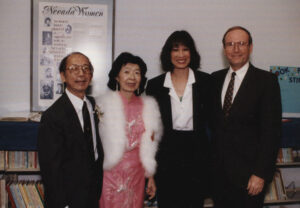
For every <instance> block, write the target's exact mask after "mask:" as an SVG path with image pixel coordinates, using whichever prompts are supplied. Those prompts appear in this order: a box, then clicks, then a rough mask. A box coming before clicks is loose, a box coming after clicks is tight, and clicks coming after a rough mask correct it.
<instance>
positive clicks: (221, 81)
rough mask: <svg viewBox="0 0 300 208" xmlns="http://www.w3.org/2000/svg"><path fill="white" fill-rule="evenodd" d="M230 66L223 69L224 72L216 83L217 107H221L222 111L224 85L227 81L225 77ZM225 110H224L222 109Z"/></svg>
mask: <svg viewBox="0 0 300 208" xmlns="http://www.w3.org/2000/svg"><path fill="white" fill-rule="evenodd" d="M228 70H229V68H228V69H226V70H224V71H223V74H221V75H220V76H219V77H218V80H217V83H216V85H217V86H216V89H217V98H216V99H217V102H218V103H217V105H218V106H217V107H218V109H220V110H221V111H222V109H223V108H222V90H223V85H224V81H225V77H226V74H227V72H228ZM222 112H223V111H222Z"/></svg>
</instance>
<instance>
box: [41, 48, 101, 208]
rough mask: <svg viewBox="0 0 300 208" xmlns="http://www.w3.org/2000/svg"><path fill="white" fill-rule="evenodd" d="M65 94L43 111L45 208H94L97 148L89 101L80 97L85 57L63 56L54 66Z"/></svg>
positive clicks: (88, 76)
mask: <svg viewBox="0 0 300 208" xmlns="http://www.w3.org/2000/svg"><path fill="white" fill-rule="evenodd" d="M59 71H60V75H61V79H62V81H63V82H64V83H65V85H66V89H65V93H63V94H62V96H61V97H60V98H59V99H58V100H57V101H56V102H55V103H54V104H53V105H52V106H50V107H49V108H48V109H47V110H46V111H45V112H44V113H43V116H42V119H41V124H40V127H39V134H38V153H39V163H40V168H41V175H42V180H43V183H44V186H45V205H46V207H48V208H66V207H68V208H83V207H87V208H98V204H99V199H100V194H101V189H102V162H103V150H102V144H101V141H100V137H99V132H98V122H99V119H98V117H97V115H96V114H95V110H94V109H95V101H94V99H93V98H92V97H90V96H86V94H85V93H86V90H87V88H88V86H89V84H90V82H91V80H92V77H93V66H92V64H91V63H90V61H89V59H88V57H86V56H85V55H84V54H82V53H79V52H74V53H71V54H70V55H68V56H66V57H65V58H64V59H63V60H62V62H61V63H60V67H59Z"/></svg>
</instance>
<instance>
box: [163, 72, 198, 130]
mask: <svg viewBox="0 0 300 208" xmlns="http://www.w3.org/2000/svg"><path fill="white" fill-rule="evenodd" d="M193 83H195V75H194V72H193V70H191V69H189V77H188V81H187V83H186V86H185V89H184V93H183V96H182V99H181V101H180V99H179V97H178V95H177V94H176V91H175V88H174V86H173V83H172V79H171V73H170V72H167V74H166V77H165V81H164V87H167V88H169V89H170V92H169V95H170V98H171V109H172V123H173V129H175V130H181V131H191V130H193V129H194V124H193V88H192V84H193Z"/></svg>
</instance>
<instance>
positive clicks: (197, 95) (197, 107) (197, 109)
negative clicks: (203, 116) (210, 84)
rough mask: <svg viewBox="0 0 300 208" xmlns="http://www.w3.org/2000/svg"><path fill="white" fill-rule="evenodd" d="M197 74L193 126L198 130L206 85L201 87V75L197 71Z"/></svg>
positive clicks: (194, 85)
mask: <svg viewBox="0 0 300 208" xmlns="http://www.w3.org/2000/svg"><path fill="white" fill-rule="evenodd" d="M194 75H195V83H194V84H193V85H192V88H193V126H194V130H195V131H196V130H197V127H198V126H199V121H200V119H199V118H200V112H201V111H202V108H203V104H202V103H201V100H200V99H201V94H202V93H203V92H202V90H203V89H204V87H201V86H200V85H201V84H203V83H201V81H200V80H199V77H198V76H197V73H196V72H195V73H194Z"/></svg>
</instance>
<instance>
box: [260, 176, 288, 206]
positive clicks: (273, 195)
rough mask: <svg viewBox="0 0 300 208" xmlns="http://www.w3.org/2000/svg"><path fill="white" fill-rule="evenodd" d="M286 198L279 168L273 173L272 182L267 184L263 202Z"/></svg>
mask: <svg viewBox="0 0 300 208" xmlns="http://www.w3.org/2000/svg"><path fill="white" fill-rule="evenodd" d="M286 199H287V195H286V190H285V187H284V185H283V180H282V175H281V172H280V170H277V171H276V172H275V174H274V178H273V181H272V183H270V184H269V187H268V190H267V194H266V197H265V202H268V201H275V200H286Z"/></svg>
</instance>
